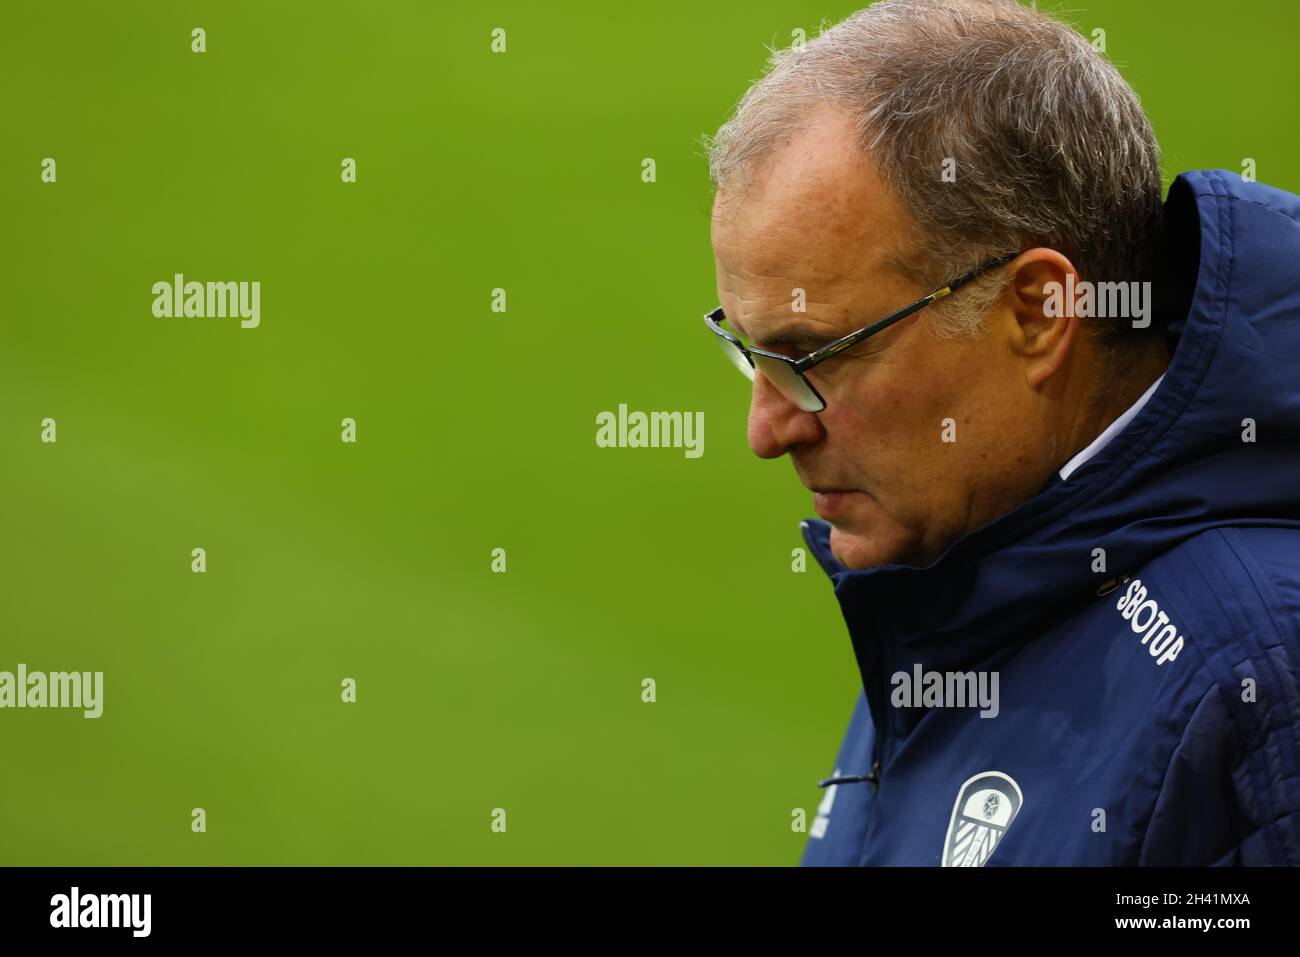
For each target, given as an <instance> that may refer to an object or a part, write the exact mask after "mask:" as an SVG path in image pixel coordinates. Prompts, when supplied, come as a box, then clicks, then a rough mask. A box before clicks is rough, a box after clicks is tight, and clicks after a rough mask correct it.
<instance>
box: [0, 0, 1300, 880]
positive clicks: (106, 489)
mask: <svg viewBox="0 0 1300 957" xmlns="http://www.w3.org/2000/svg"><path fill="white" fill-rule="evenodd" d="M855 8H856V6H855V5H854V4H829V5H827V4H817V3H809V2H802V0H791V2H785V3H774V2H770V0H760V2H749V3H743V4H742V3H726V4H720V5H708V6H705V5H701V4H697V3H689V2H679V0H672V2H663V3H657V4H655V5H654V6H652V7H645V6H634V7H618V6H616V5H610V4H595V3H561V4H548V5H541V4H532V3H500V4H495V5H493V7H492V8H491V10H490V11H489V10H469V9H457V8H455V7H453V6H451V5H433V4H429V3H416V2H410V3H391V2H374V3H366V4H341V3H336V2H328V3H325V2H322V3H314V4H305V3H300V4H287V3H266V2H248V0H240V2H222V3H215V2H202V3H195V4H187V5H184V6H181V5H177V4H173V3H164V2H157V0H148V2H135V3H131V4H125V5H123V4H105V3H93V4H92V3H73V4H70V5H64V6H57V5H54V6H52V5H43V6H42V5H23V6H20V7H14V8H12V9H10V10H9V11H7V16H6V18H5V19H6V23H5V26H4V29H3V30H0V62H3V63H4V64H5V69H4V71H3V74H2V78H0V84H3V97H2V98H0V102H2V103H3V104H4V107H5V114H6V122H5V136H4V148H3V149H2V150H0V202H2V204H3V205H2V207H0V208H2V209H3V211H4V220H5V223H6V226H7V228H5V229H4V238H3V248H2V250H0V262H3V270H4V273H3V275H4V286H5V292H6V295H5V299H6V302H5V306H4V310H3V315H2V316H0V461H2V462H3V467H2V468H0V517H2V522H0V529H2V530H3V532H2V533H3V539H4V547H3V548H2V549H0V577H2V578H3V581H4V586H5V587H4V588H3V590H0V670H9V671H13V670H15V669H16V667H17V665H18V663H19V662H23V663H25V664H26V665H27V667H28V668H29V669H31V670H47V671H54V670H73V669H75V670H86V671H97V670H98V671H103V672H104V684H105V701H104V714H103V716H102V717H101V718H99V719H98V720H86V719H84V718H83V717H82V716H81V713H80V712H78V711H55V710H21V711H20V710H8V709H6V710H2V711H0V750H2V751H3V753H4V755H5V765H6V774H5V786H4V787H3V788H0V863H3V864H60V865H70V864H79V865H108V864H656V865H657V864H770V865H785V864H793V863H795V862H797V861H798V859H799V856H800V853H801V852H802V848H803V843H804V841H805V839H806V838H805V835H803V834H798V833H793V832H792V831H791V827H790V820H791V810H792V809H793V808H797V807H803V808H805V809H807V810H808V811H809V814H810V816H811V813H812V809H813V808H814V807H815V805H816V803H817V801H818V800H819V799H820V797H821V794H820V792H819V791H818V790H817V788H816V786H815V784H816V781H817V779H818V778H819V777H822V776H824V775H826V774H828V773H829V772H830V771H831V770H832V767H831V762H832V761H833V759H834V756H835V752H836V749H837V746H838V744H839V741H840V737H841V735H842V733H843V730H844V725H845V723H846V722H847V720H848V716H849V713H850V710H851V707H852V703H853V699H854V697H855V695H856V693H857V690H858V687H859V680H858V677H857V671H856V666H855V664H854V660H853V655H852V652H851V648H850V645H849V641H848V637H847V633H846V631H845V628H844V625H843V623H842V620H841V618H840V616H839V610H838V606H837V605H836V603H835V600H834V597H833V595H832V593H831V590H830V587H829V583H828V581H827V580H826V578H825V576H824V575H823V574H822V573H821V572H820V571H819V570H818V569H817V568H816V566H815V564H813V565H812V567H811V568H810V569H809V570H808V572H807V573H806V574H796V573H792V572H791V570H790V553H791V549H792V548H795V547H797V546H799V545H801V544H802V541H801V539H800V537H799V532H798V523H799V520H800V519H802V518H805V517H808V516H811V515H812V514H813V512H812V507H811V502H810V501H809V498H808V496H807V493H806V492H805V491H804V490H803V489H802V487H801V486H800V485H799V484H798V481H797V479H796V477H795V476H794V473H793V470H792V469H791V468H790V466H789V464H788V463H787V462H784V461H780V462H759V461H758V460H756V459H754V458H753V456H752V455H751V454H750V453H749V451H748V449H747V447H746V443H745V412H746V405H747V394H746V391H745V389H744V387H743V382H742V381H741V379H740V378H739V377H738V376H736V375H735V373H734V372H733V371H731V370H729V369H728V368H727V367H726V365H725V362H724V360H723V359H722V357H721V356H720V354H719V353H718V350H717V348H716V346H715V345H714V344H713V343H712V342H711V341H709V338H708V336H707V334H706V333H705V331H704V329H703V328H702V323H701V322H700V316H701V315H702V314H703V313H704V312H705V311H706V310H708V309H710V308H712V307H713V306H714V305H715V304H716V293H715V290H714V277H713V262H712V255H711V252H710V248H709V236H708V226H709V206H710V194H709V184H708V177H707V169H706V165H705V162H704V158H703V155H702V149H701V147H700V145H699V137H700V135H701V134H702V133H704V132H712V131H713V130H715V129H716V127H717V125H718V124H719V123H721V122H722V121H723V120H724V119H725V118H726V115H727V113H728V110H729V109H730V107H731V106H732V105H733V104H734V102H735V101H736V99H738V98H739V96H740V95H741V94H742V93H743V92H744V90H745V88H746V87H747V85H748V83H749V82H750V81H751V80H753V79H754V78H756V77H757V76H758V75H759V73H760V72H761V69H762V66H763V63H764V61H765V58H766V53H767V51H766V50H765V46H767V45H778V46H780V45H786V44H788V43H789V42H790V39H791V35H792V31H793V30H795V29H803V30H805V31H806V32H807V33H808V35H809V36H812V35H813V34H815V33H816V31H817V29H818V25H819V24H820V23H821V22H822V21H823V20H826V19H828V20H830V21H837V20H839V19H842V18H843V17H844V16H845V15H847V14H848V13H850V12H852V11H853V10H854V9H855ZM1070 18H1071V19H1072V20H1073V21H1074V22H1076V23H1077V24H1078V25H1079V26H1080V27H1081V28H1082V29H1083V30H1084V32H1085V34H1089V35H1090V34H1091V31H1092V30H1093V29H1095V28H1098V27H1100V28H1102V29H1104V30H1105V31H1106V41H1107V47H1108V52H1109V55H1110V56H1111V57H1112V59H1113V60H1115V61H1116V62H1117V63H1118V64H1119V66H1120V67H1121V69H1122V70H1123V72H1124V73H1125V75H1126V76H1127V77H1128V78H1129V80H1130V81H1131V82H1132V83H1133V84H1134V86H1135V87H1136V89H1137V90H1138V92H1139V94H1140V95H1141V96H1142V98H1143V102H1144V103H1145V104H1146V106H1147V108H1148V110H1149V112H1150V114H1151V116H1152V119H1153V121H1154V124H1155V127H1156V132H1157V134H1158V136H1159V137H1160V140H1161V143H1162V146H1163V148H1164V155H1165V160H1164V164H1165V171H1166V174H1167V175H1166V181H1168V180H1169V179H1172V177H1173V176H1174V175H1176V174H1177V173H1178V172H1179V171H1181V170H1183V169H1189V168H1201V167H1224V168H1227V169H1233V170H1240V169H1241V165H1242V162H1243V159H1244V158H1246V157H1250V158H1253V159H1254V160H1255V161H1256V163H1257V167H1258V177H1259V179H1261V180H1262V181H1264V182H1268V183H1271V184H1273V185H1277V186H1281V187H1283V188H1287V189H1291V190H1300V161H1298V160H1297V147H1300V133H1298V132H1297V130H1296V128H1295V125H1294V124H1293V123H1291V122H1290V121H1289V120H1288V119H1287V117H1289V115H1290V110H1291V107H1292V106H1293V103H1292V99H1293V94H1294V91H1295V89H1296V79H1297V77H1296V60H1295V56H1294V53H1293V50H1292V46H1293V38H1294V36H1295V35H1296V34H1297V32H1300V13H1297V8H1296V7H1294V6H1293V5H1291V4H1288V3H1284V2H1282V0H1272V2H1271V3H1260V4H1253V5H1250V7H1249V8H1247V7H1242V6H1239V5H1237V6H1234V5H1225V4H1222V3H1210V2H1195V3H1193V2H1186V3H1183V2H1180V3H1173V2H1151V3H1144V4H1133V3H1126V2H1120V0H1106V2H1096V3H1090V4H1088V5H1087V6H1086V7H1078V6H1072V7H1071V13H1070ZM195 27H202V28H204V29H205V30H206V32H207V52H205V53H202V54H197V53H194V52H192V51H191V30H192V29H193V28H195ZM497 27H500V28H504V29H505V30H506V38H507V50H506V52H505V53H503V54H494V53H492V52H491V50H490V43H491V31H492V30H493V28H497ZM45 157H52V158H54V159H55V160H56V162H57V182H55V183H44V182H42V181H41V175H40V174H41V161H42V159H43V158H45ZM343 157H353V158H355V159H356V162H357V174H358V175H357V182H356V183H354V184H345V183H343V182H341V179H340V162H341V160H342V158H343ZM646 157H652V158H654V159H655V161H656V165H657V181H656V182H654V183H645V182H642V178H641V163H642V160H643V159H644V158H646ZM175 273H183V274H185V276H186V277H187V278H193V279H198V280H222V281H226V280H233V281H237V280H249V281H252V280H256V281H259V282H260V283H261V288H262V294H261V313H262V316H261V325H260V326H259V327H258V328H256V329H241V328H239V326H238V323H237V321H234V320H221V319H193V318H191V319H158V318H155V317H154V316H153V315H152V313H151V303H152V294H151V292H150V289H151V286H152V284H153V283H154V282H157V281H160V280H164V281H167V280H170V279H171V277H172V276H173V274H175ZM494 288H503V289H505V290H506V294H507V304H508V305H507V311H506V312H505V313H494V312H492V311H491V309H490V304H491V294H492V290H493V289H494ZM619 403H626V404H627V405H628V406H629V407H630V408H632V409H642V410H699V411H703V412H704V414H705V416H704V417H705V454H704V455H703V456H702V457H700V458H688V457H686V456H684V455H683V454H682V451H681V450H680V449H676V450H675V449H630V448H618V449H608V448H598V447H597V446H596V444H595V442H594V436H595V416H596V414H597V413H598V412H601V411H603V410H616V409H617V408H618V405H619ZM46 417H52V418H54V419H55V420H56V421H57V429H58V432H57V435H58V440H57V442H56V443H54V444H46V443H42V442H41V440H40V433H41V421H42V420H43V419H45V418H46ZM344 417H352V418H354V419H355V420H356V422H357V438H358V441H357V442H356V443H355V444H344V443H343V442H341V441H340V422H341V420H342V419H343V418H344ZM196 547H202V548H204V549H206V552H207V563H208V566H207V569H208V570H207V572H206V573H205V574H194V573H192V572H191V570H190V562H191V557H190V556H191V550H192V549H193V548H196ZM498 547H500V548H504V549H505V550H506V554H507V561H508V566H507V567H508V571H507V572H506V573H505V574H494V573H493V572H492V570H491V553H492V549H494V548H498ZM345 677H353V678H355V679H356V681H357V688H358V693H357V698H358V700H357V701H356V703H355V704H345V703H343V702H341V701H340V693H339V688H340V681H341V680H342V679H343V678H345ZM646 677H652V678H654V679H655V681H656V683H657V700H656V701H655V703H653V704H646V703H643V702H642V700H641V682H642V679H643V678H646ZM195 807H202V808H204V809H205V810H206V812H207V831H206V833H202V834H196V833H193V832H192V831H191V828H190V820H191V819H190V811H191V809H192V808H195ZM498 807H500V808H504V809H505V810H506V813H507V822H508V824H507V829H506V831H505V833H494V832H493V830H492V828H491V813H492V809H493V808H498Z"/></svg>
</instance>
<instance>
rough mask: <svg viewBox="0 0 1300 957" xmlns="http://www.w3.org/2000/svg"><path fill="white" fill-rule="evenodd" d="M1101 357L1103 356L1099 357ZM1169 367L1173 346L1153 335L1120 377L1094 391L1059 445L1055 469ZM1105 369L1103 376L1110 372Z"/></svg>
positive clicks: (1123, 410) (1091, 440)
mask: <svg viewBox="0 0 1300 957" xmlns="http://www.w3.org/2000/svg"><path fill="white" fill-rule="evenodd" d="M1096 358H1097V359H1098V360H1100V358H1101V357H1100V356H1097V357H1096ZM1168 368H1169V348H1168V346H1166V345H1165V341H1164V339H1163V338H1162V337H1160V336H1152V337H1151V338H1150V339H1149V340H1148V341H1147V343H1145V344H1144V346H1143V348H1142V353H1141V354H1140V355H1139V356H1137V357H1135V358H1134V359H1132V360H1130V362H1128V363H1127V364H1126V365H1125V367H1124V370H1123V373H1122V377H1120V378H1118V379H1109V380H1103V381H1102V382H1100V383H1098V385H1097V386H1096V387H1095V388H1094V389H1093V390H1092V395H1091V396H1090V399H1091V401H1089V402H1087V403H1086V404H1085V411H1084V413H1083V414H1082V415H1080V416H1079V417H1078V418H1077V419H1076V420H1075V422H1074V427H1073V428H1071V429H1069V430H1068V431H1067V433H1066V439H1065V441H1064V442H1063V443H1061V444H1060V445H1059V446H1058V452H1057V458H1058V459H1059V461H1057V462H1056V465H1055V468H1056V469H1057V470H1058V471H1059V470H1060V468H1061V467H1062V466H1063V465H1065V463H1066V462H1068V461H1070V459H1072V458H1074V456H1075V455H1077V454H1078V453H1079V452H1081V451H1082V450H1083V449H1085V448H1087V447H1088V445H1089V444H1091V443H1092V442H1093V440H1094V439H1096V438H1097V436H1099V435H1101V433H1102V432H1104V431H1105V430H1106V427H1107V426H1109V425H1110V424H1111V423H1112V422H1114V421H1115V420H1116V419H1118V418H1119V417H1120V416H1121V415H1123V414H1124V413H1125V412H1126V411H1127V410H1128V409H1129V408H1130V407H1131V406H1132V405H1133V403H1135V402H1136V401H1137V400H1138V399H1139V398H1141V396H1142V393H1144V392H1146V390H1147V389H1148V388H1150V387H1151V383H1153V382H1155V381H1156V379H1158V378H1159V377H1160V375H1161V374H1162V373H1163V372H1164V371H1165V370H1166V369H1168ZM1108 374H1109V373H1107V372H1106V371H1104V370H1103V371H1102V372H1101V375H1103V376H1105V375H1108Z"/></svg>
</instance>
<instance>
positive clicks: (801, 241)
mask: <svg viewBox="0 0 1300 957" xmlns="http://www.w3.org/2000/svg"><path fill="white" fill-rule="evenodd" d="M911 229H912V222H911V218H910V217H909V216H908V215H907V213H906V211H905V209H904V208H903V206H902V204H901V202H899V200H898V199H897V198H896V197H895V196H894V194H893V193H892V191H890V190H889V188H888V187H887V186H886V185H885V183H884V181H883V179H882V178H881V177H880V175H879V174H878V173H877V172H876V170H875V167H874V165H873V163H872V162H871V159H870V157H869V156H868V155H867V154H866V153H864V152H863V151H862V150H861V148H860V147H859V146H858V145H857V133H856V129H855V128H854V127H853V125H852V124H851V122H850V121H849V120H848V119H847V118H846V117H844V116H843V114H840V113H837V112H832V111H822V112H821V113H819V114H816V115H815V116H814V117H813V118H812V119H810V120H808V121H807V123H806V125H805V126H804V127H803V128H801V129H800V130H798V131H797V132H795V133H794V134H793V135H792V136H791V137H790V138H789V139H788V140H786V142H784V143H783V144H782V145H780V146H779V147H778V148H777V149H776V150H775V151H773V153H772V154H771V155H770V156H768V157H767V158H766V159H765V160H764V161H763V162H762V163H761V165H760V166H758V167H757V168H756V169H755V170H754V171H753V172H752V174H751V176H750V177H749V179H748V180H747V181H745V182H744V183H743V184H742V185H739V186H737V187H735V188H729V189H728V190H726V191H724V192H722V193H720V194H719V195H718V196H717V197H716V199H715V202H714V207H713V218H712V224H711V233H712V240H713V248H714V254H715V256H716V257H717V260H718V267H719V272H720V274H721V273H726V274H727V277H728V278H729V279H738V280H742V281H743V280H745V279H747V278H748V279H749V280H750V281H761V280H762V279H763V278H764V277H770V278H771V279H772V280H773V281H780V282H783V283H784V282H785V281H786V280H798V281H799V282H796V284H804V285H808V284H817V283H822V284H828V283H831V282H835V281H838V280H841V279H846V278H850V277H853V276H859V275H862V274H863V273H864V272H866V273H870V272H874V271H876V270H877V269H879V268H881V267H882V266H883V264H884V261H885V260H886V259H887V258H889V257H891V256H893V255H895V254H896V253H897V251H898V250H900V249H902V248H903V246H904V243H905V241H906V239H907V237H908V236H909V235H910V233H911ZM787 294H788V290H787Z"/></svg>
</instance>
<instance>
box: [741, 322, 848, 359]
mask: <svg viewBox="0 0 1300 957" xmlns="http://www.w3.org/2000/svg"><path fill="white" fill-rule="evenodd" d="M731 326H732V328H733V329H735V328H736V324H735V323H734V322H733V323H732V324H731ZM737 331H739V330H737ZM839 338H840V337H839V336H827V335H824V334H823V333H820V332H818V331H817V330H816V329H814V328H812V327H811V326H804V325H798V324H796V325H793V326H787V327H785V329H783V330H780V331H779V332H777V333H776V334H775V335H770V336H764V337H763V338H762V339H755V340H753V341H754V345H756V346H758V347H759V348H760V349H772V348H775V347H777V346H795V347H797V348H803V347H805V346H808V347H811V348H810V349H809V351H810V352H815V351H816V350H817V349H820V348H821V347H822V346H824V345H826V344H827V343H831V342H834V341H835V340H836V339H839Z"/></svg>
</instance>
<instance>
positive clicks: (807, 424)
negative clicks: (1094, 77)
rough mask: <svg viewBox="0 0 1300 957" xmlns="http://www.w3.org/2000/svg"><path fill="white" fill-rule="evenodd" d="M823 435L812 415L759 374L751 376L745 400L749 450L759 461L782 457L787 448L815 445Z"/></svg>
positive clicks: (816, 418)
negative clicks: (751, 387)
mask: <svg viewBox="0 0 1300 957" xmlns="http://www.w3.org/2000/svg"><path fill="white" fill-rule="evenodd" d="M822 433H823V430H822V424H821V421H820V419H819V418H818V415H817V413H816V412H805V411H804V410H803V409H801V408H799V407H798V406H797V405H795V404H794V403H793V402H791V401H790V400H789V399H787V398H786V397H785V396H784V395H782V394H781V390H780V389H778V388H777V387H776V386H774V385H772V382H771V380H770V379H768V378H767V376H765V375H763V373H762V372H757V371H756V372H755V373H754V391H753V394H752V395H751V396H750V400H749V448H750V451H752V452H753V453H754V454H755V455H757V456H758V457H759V458H760V459H774V458H778V457H780V456H782V455H784V454H785V453H786V452H788V451H789V450H790V446H792V445H797V444H799V443H801V442H815V441H817V440H818V439H819V438H821V436H822Z"/></svg>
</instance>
